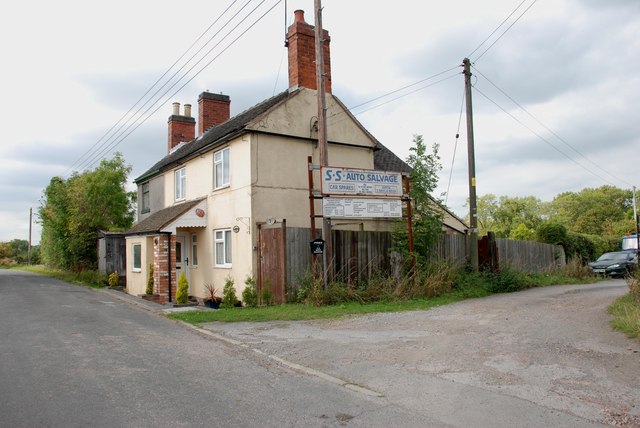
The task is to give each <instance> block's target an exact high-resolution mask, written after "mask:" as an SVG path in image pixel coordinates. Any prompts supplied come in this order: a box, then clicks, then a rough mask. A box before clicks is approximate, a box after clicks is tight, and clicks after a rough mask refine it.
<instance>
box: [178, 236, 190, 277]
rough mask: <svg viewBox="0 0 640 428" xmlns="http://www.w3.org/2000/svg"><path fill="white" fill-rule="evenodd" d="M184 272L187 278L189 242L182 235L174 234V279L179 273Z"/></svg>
mask: <svg viewBox="0 0 640 428" xmlns="http://www.w3.org/2000/svg"><path fill="white" fill-rule="evenodd" d="M182 272H184V274H185V275H186V277H187V281H188V280H189V242H188V238H187V237H186V236H184V235H177V236H176V281H177V280H178V279H179V278H180V274H181V273H182Z"/></svg>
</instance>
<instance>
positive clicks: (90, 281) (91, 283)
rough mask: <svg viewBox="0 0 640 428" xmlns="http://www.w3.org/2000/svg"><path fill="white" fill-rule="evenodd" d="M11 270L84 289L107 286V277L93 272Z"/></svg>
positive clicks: (33, 268) (39, 268) (38, 267)
mask: <svg viewBox="0 0 640 428" xmlns="http://www.w3.org/2000/svg"><path fill="white" fill-rule="evenodd" d="M11 269H15V270H23V271H27V272H32V273H37V274H40V275H46V276H50V277H53V278H56V279H59V280H62V281H65V282H69V283H71V284H76V285H82V286H85V287H91V288H104V287H106V285H107V276H106V275H103V274H100V273H98V272H97V271H93V270H86V271H81V272H65V271H61V270H56V269H49V268H47V267H45V266H43V265H31V266H15V267H12V268H11Z"/></svg>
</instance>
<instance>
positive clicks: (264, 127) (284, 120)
mask: <svg viewBox="0 0 640 428" xmlns="http://www.w3.org/2000/svg"><path fill="white" fill-rule="evenodd" d="M326 105H327V138H328V140H329V141H334V142H339V143H344V144H351V145H357V146H364V147H373V146H374V145H375V142H374V141H373V140H372V139H371V136H370V135H369V134H368V133H367V132H366V131H364V130H363V128H361V127H359V126H358V125H357V124H356V122H354V119H353V118H352V116H350V115H349V114H348V113H347V112H346V110H345V109H344V108H343V107H342V105H341V104H340V103H339V102H338V101H336V99H335V98H334V97H333V96H332V95H330V94H327V97H326ZM317 116H318V101H317V98H316V91H315V90H311V89H306V88H302V89H300V92H299V93H298V94H297V95H296V96H294V97H291V98H289V99H287V101H286V102H284V103H283V104H281V105H280V106H279V107H278V108H276V109H275V110H273V111H271V112H270V113H269V114H268V115H264V116H262V117H260V118H258V119H256V120H255V121H254V122H253V123H251V124H249V126H248V128H249V129H252V130H255V131H261V132H269V133H274V134H285V135H291V136H295V137H301V138H313V139H316V138H317V133H316V132H315V131H314V130H312V125H313V122H314V121H315V120H317ZM371 165H372V166H373V158H372V159H371Z"/></svg>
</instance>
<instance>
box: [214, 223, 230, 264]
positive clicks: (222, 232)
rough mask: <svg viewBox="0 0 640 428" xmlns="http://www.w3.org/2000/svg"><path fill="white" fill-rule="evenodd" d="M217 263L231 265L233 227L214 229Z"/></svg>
mask: <svg viewBox="0 0 640 428" xmlns="http://www.w3.org/2000/svg"><path fill="white" fill-rule="evenodd" d="M213 233H214V240H213V241H214V245H215V251H214V253H215V256H214V257H215V261H216V263H215V265H216V266H218V267H231V229H219V230H214V231H213Z"/></svg>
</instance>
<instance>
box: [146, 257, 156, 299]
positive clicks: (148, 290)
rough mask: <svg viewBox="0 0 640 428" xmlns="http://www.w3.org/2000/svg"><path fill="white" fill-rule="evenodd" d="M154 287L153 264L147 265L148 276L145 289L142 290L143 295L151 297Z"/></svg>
mask: <svg viewBox="0 0 640 428" xmlns="http://www.w3.org/2000/svg"><path fill="white" fill-rule="evenodd" d="M153 286H154V282H153V264H150V265H149V276H148V278H147V288H146V289H145V290H144V292H145V294H147V295H151V294H153V288H154V287H153Z"/></svg>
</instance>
